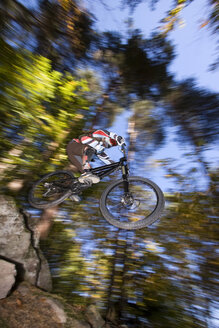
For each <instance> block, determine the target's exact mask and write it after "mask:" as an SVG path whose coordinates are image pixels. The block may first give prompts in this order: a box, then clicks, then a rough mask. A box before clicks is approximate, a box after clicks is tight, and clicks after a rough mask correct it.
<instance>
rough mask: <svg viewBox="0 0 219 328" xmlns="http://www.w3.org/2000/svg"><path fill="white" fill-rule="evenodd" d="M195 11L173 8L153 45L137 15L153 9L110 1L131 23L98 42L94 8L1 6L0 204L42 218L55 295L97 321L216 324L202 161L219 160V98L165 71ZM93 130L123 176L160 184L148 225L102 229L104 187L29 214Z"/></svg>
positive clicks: (213, 194) (132, 326)
mask: <svg viewBox="0 0 219 328" xmlns="http://www.w3.org/2000/svg"><path fill="white" fill-rule="evenodd" d="M196 1H198V0H173V1H172V2H171V7H167V8H166V15H165V16H164V17H163V19H162V21H161V22H160V26H158V27H157V29H156V30H155V31H153V32H152V33H151V34H150V36H147V37H146V36H145V35H144V34H143V33H142V31H141V30H140V29H137V28H135V27H134V24H133V21H132V15H133V13H134V12H135V10H136V8H137V7H138V6H139V5H141V3H143V2H144V3H147V4H148V8H149V10H152V9H154V10H156V9H159V5H160V2H161V0H156V1H150V0H115V1H113V3H114V5H115V4H116V5H118V6H121V8H124V9H125V8H126V9H128V11H129V17H128V18H127V29H126V31H125V33H124V32H123V31H120V30H114V29H112V30H108V31H101V30H99V29H98V28H97V26H96V21H97V20H98V17H96V16H95V12H90V11H89V9H88V8H89V6H86V4H87V3H89V1H88V0H87V1H81V0H32V1H25V0H1V2H0V26H1V32H0V33H1V34H0V117H1V119H0V136H1V144H0V174H1V180H0V185H1V194H5V195H11V196H13V197H14V199H15V200H16V202H17V204H19V206H22V207H24V208H25V209H26V210H27V211H28V212H29V213H30V214H31V215H32V216H33V219H34V220H37V222H38V224H39V229H41V230H40V231H41V233H42V239H41V247H42V249H43V251H44V253H45V256H46V258H47V260H48V261H49V264H50V268H51V272H52V276H53V284H54V292H56V293H60V295H62V296H64V297H65V298H66V299H67V300H68V301H69V302H72V303H78V304H88V303H92V302H95V303H96V304H97V305H98V307H99V308H100V310H101V311H102V312H103V313H105V315H106V314H107V313H108V312H109V311H108V310H109V309H110V308H112V307H114V308H116V315H115V318H116V319H115V320H118V321H119V322H122V323H125V324H127V326H128V327H129V328H140V327H142V328H143V327H153V328H157V327H162V328H165V327H168V328H172V327H179V328H181V327H182V328H184V327H186V328H198V327H206V328H207V327H208V328H214V327H217V323H218V321H217V320H219V318H218V310H217V305H218V303H217V296H218V295H217V290H216V284H217V282H218V273H217V272H218V259H217V253H218V235H217V217H218V211H217V201H218V199H217V198H218V189H217V184H218V166H217V164H218V163H216V160H215V161H213V162H212V159H210V158H208V155H206V154H208V151H209V150H214V151H215V159H216V157H217V152H216V149H217V143H218V135H219V134H218V132H219V131H218V130H219V115H218V108H219V94H218V93H217V92H216V91H212V90H211V89H210V88H207V87H206V88H204V87H202V86H200V85H199V84H198V82H197V81H196V79H195V77H194V78H193V77H190V78H188V79H184V80H179V79H177V78H176V76H175V75H174V74H173V73H172V71H171V70H170V66H171V64H172V62H173V60H174V59H175V58H176V57H177V55H178V54H177V50H176V49H175V45H174V42H173V40H172V39H171V31H173V30H174V29H176V28H178V27H177V25H178V24H180V15H181V14H182V13H183V10H184V9H185V8H187V9H188V10H189V8H190V6H191V5H192V4H193V3H194V2H196ZM95 2H96V3H98V4H102V5H103V6H105V8H106V9H108V8H109V6H110V1H106V0H105V1H104V0H96V1H95ZM206 8H207V10H206V12H205V13H203V16H204V18H205V20H204V22H203V23H202V25H203V26H202V27H203V28H208V29H209V31H210V35H211V37H212V38H213V39H214V40H216V44H217V47H218V30H219V4H218V1H217V0H206ZM145 15H147V13H145ZM197 33H199V32H197ZM200 33H201V32H200ZM217 50H218V48H217ZM218 62H219V59H218V58H216V60H215V61H214V62H211V61H209V69H211V70H213V71H216V70H217V69H218ZM121 118H122V120H121ZM121 122H123V123H121ZM120 124H122V126H120ZM130 124H134V134H133V133H132V131H131V132H130V131H129V129H128V126H130ZM93 128H103V129H107V130H111V129H112V131H113V129H114V128H116V129H117V131H115V132H117V133H119V132H120V130H121V131H123V132H124V134H125V135H124V136H125V138H126V140H127V147H128V159H129V161H130V171H131V173H132V174H133V175H140V176H145V177H148V178H152V180H155V181H156V178H157V181H156V182H157V183H158V185H159V177H160V178H161V182H162V183H161V184H162V185H161V188H162V189H163V191H164V196H165V200H166V205H165V210H164V213H163V215H162V216H161V217H160V219H159V220H158V221H157V222H156V223H154V224H153V225H151V226H149V227H147V228H145V229H141V230H136V231H126V230H122V229H117V228H115V227H113V226H111V225H109V224H108V223H107V222H106V221H105V219H104V218H103V217H102V216H101V214H100V212H99V208H98V204H99V198H100V195H101V193H102V191H103V190H104V188H105V187H106V185H107V182H108V180H106V181H105V180H104V181H103V182H101V183H100V184H99V185H97V186H95V188H91V189H89V190H87V191H86V192H85V193H84V195H83V200H82V202H81V203H79V204H74V203H72V201H71V200H69V199H68V200H66V201H65V202H64V203H63V204H61V205H59V206H57V207H55V208H53V210H52V211H50V210H36V209H33V208H32V207H31V206H30V205H29V204H28V201H27V194H28V190H29V189H30V187H31V185H32V183H33V182H34V181H35V180H37V179H39V177H40V176H42V175H43V174H46V173H49V172H53V171H56V170H59V169H72V167H71V165H70V162H69V160H68V157H67V153H66V146H67V143H68V142H69V141H70V140H71V139H72V138H77V137H78V136H79V135H80V134H82V133H83V132H84V131H86V130H91V129H93ZM172 133H173V134H174V136H173V135H172ZM171 138H174V140H175V142H176V145H177V147H178V148H179V149H180V150H181V160H179V159H178V158H177V155H176V156H175V154H174V150H173V151H172V150H171V145H170V139H171ZM162 149H164V150H165V152H166V154H165V156H162V155H159V151H161V150H162ZM157 153H158V155H156V154H157ZM75 174H76V175H77V173H76V172H75ZM114 178H118V177H117V173H116V174H115V177H114Z"/></svg>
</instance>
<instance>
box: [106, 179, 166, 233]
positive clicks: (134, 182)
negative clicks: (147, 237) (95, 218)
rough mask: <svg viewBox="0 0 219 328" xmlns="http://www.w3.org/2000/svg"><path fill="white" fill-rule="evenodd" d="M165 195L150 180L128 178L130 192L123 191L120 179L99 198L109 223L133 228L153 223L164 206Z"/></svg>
mask: <svg viewBox="0 0 219 328" xmlns="http://www.w3.org/2000/svg"><path fill="white" fill-rule="evenodd" d="M164 203H165V201H164V195H163V192H162V191H161V189H160V188H159V187H158V186H157V185H156V184H155V183H154V182H153V181H151V180H149V179H146V178H141V177H130V178H129V192H128V193H125V192H124V185H123V180H122V179H121V180H118V181H115V182H113V183H111V184H110V185H109V186H108V187H107V188H106V189H105V191H104V192H103V194H102V196H101V199H100V210H101V213H102V214H103V216H104V218H105V219H106V220H107V221H108V222H109V223H111V224H112V225H114V226H116V227H118V228H122V229H127V230H135V229H141V228H144V227H147V226H149V225H150V224H152V223H153V222H155V221H156V220H157V219H158V218H159V216H160V214H161V212H162V211H163V208H164Z"/></svg>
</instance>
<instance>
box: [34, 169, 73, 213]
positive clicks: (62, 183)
mask: <svg viewBox="0 0 219 328" xmlns="http://www.w3.org/2000/svg"><path fill="white" fill-rule="evenodd" d="M73 179H75V178H74V175H73V174H72V173H71V172H68V171H57V172H53V173H49V174H46V175H44V176H43V177H42V178H41V179H40V180H38V181H37V182H35V183H34V184H33V186H32V188H31V190H30V192H29V194H28V201H29V203H30V205H32V206H33V207H35V208H39V209H44V208H49V207H52V206H55V205H58V204H60V203H62V202H63V201H64V200H65V199H66V198H68V197H69V196H70V195H71V194H72V191H71V185H72V182H73Z"/></svg>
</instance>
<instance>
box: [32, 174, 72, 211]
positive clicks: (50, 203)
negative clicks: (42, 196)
mask: <svg viewBox="0 0 219 328" xmlns="http://www.w3.org/2000/svg"><path fill="white" fill-rule="evenodd" d="M59 174H66V175H68V176H69V181H70V179H71V180H73V179H74V175H73V173H71V172H69V171H56V172H52V173H48V174H46V175H44V176H43V177H42V178H41V179H39V180H38V181H36V182H35V183H34V184H33V186H32V188H31V189H30V191H29V194H28V201H29V203H30V205H31V206H33V207H35V208H38V209H46V208H49V207H53V206H55V205H58V204H60V203H62V202H63V201H64V200H65V199H66V198H68V197H69V196H70V195H71V194H72V191H71V190H70V189H68V190H66V191H65V192H63V193H62V195H60V197H59V198H57V199H55V200H53V201H49V200H48V201H45V203H44V204H40V203H37V201H36V199H35V198H34V192H35V191H36V189H37V187H38V186H39V185H40V183H41V182H43V181H46V180H47V179H48V178H50V177H52V176H55V175H59Z"/></svg>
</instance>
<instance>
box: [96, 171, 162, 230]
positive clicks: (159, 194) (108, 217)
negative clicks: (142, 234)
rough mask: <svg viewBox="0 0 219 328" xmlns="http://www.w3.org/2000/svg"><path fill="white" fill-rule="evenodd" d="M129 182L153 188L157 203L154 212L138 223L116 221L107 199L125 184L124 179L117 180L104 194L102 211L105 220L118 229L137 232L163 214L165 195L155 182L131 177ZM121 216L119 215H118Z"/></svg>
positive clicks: (101, 205)
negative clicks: (114, 190) (116, 188)
mask: <svg viewBox="0 0 219 328" xmlns="http://www.w3.org/2000/svg"><path fill="white" fill-rule="evenodd" d="M129 181H130V183H131V182H139V183H141V182H143V183H144V184H145V185H147V186H148V187H150V188H151V190H152V191H153V192H154V194H155V195H156V199H157V203H156V206H155V208H154V209H153V211H152V212H151V213H150V214H149V215H147V216H145V217H144V219H141V220H139V221H137V222H120V221H118V219H115V217H114V216H113V215H112V214H111V213H110V211H109V210H108V208H107V197H108V195H110V192H111V191H113V189H114V188H115V187H117V186H119V185H121V184H122V183H123V179H120V180H117V181H115V182H113V183H111V184H110V185H109V186H108V187H107V188H106V189H105V190H104V192H103V193H102V195H101V199H100V210H101V213H102V215H103V216H104V218H105V219H106V220H107V221H108V222H109V223H110V224H112V225H114V226H116V227H117V228H121V229H126V230H136V229H141V228H145V227H147V226H149V225H151V224H152V223H154V222H155V221H156V220H157V219H158V218H159V216H160V214H161V213H162V211H163V209H164V204H165V200H164V195H163V192H162V191H161V189H160V188H159V187H158V186H157V185H156V183H154V182H153V181H151V180H149V179H146V178H141V177H129ZM118 214H119V213H118Z"/></svg>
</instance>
